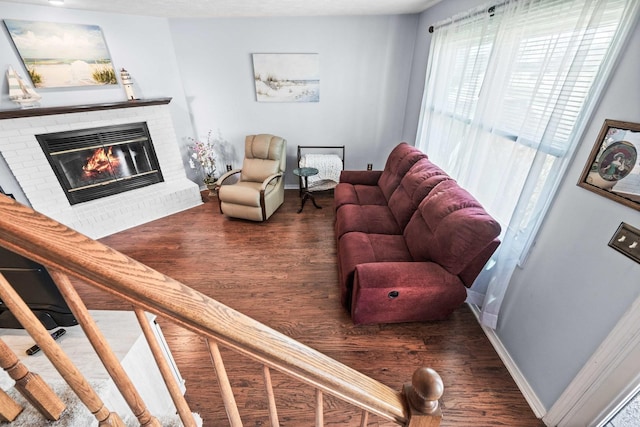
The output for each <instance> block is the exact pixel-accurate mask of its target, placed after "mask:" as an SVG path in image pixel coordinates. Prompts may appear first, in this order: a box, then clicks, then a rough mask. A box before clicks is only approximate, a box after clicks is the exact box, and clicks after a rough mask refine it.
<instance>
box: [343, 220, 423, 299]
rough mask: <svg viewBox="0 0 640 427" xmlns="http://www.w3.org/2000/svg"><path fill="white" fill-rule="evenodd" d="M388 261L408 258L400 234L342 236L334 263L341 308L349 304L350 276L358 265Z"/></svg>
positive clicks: (350, 234)
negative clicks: (336, 266) (337, 270)
mask: <svg viewBox="0 0 640 427" xmlns="http://www.w3.org/2000/svg"><path fill="white" fill-rule="evenodd" d="M341 209H342V208H341ZM392 261H396V262H409V261H412V258H411V254H410V253H409V250H408V249H407V245H406V244H405V239H404V237H402V235H400V234H368V233H361V232H351V233H347V234H345V235H343V236H342V237H341V238H340V239H339V240H338V264H339V268H340V278H339V279H340V289H341V300H342V303H343V304H344V305H345V307H348V306H349V305H350V299H351V288H352V286H353V275H354V272H355V268H356V266H357V265H358V264H364V263H370V262H392Z"/></svg>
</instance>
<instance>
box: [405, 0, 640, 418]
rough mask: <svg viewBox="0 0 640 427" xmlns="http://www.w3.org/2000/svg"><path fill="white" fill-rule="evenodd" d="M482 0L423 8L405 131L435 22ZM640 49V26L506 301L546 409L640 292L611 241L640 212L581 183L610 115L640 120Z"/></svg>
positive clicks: (639, 221) (413, 115)
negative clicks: (606, 197)
mask: <svg viewBox="0 0 640 427" xmlns="http://www.w3.org/2000/svg"><path fill="white" fill-rule="evenodd" d="M483 3H485V2H484V1H483V0H469V1H464V2H462V1H444V2H442V3H440V4H438V5H436V6H434V7H433V8H431V9H429V10H427V11H425V12H424V13H423V14H422V15H421V17H420V23H419V26H418V38H417V40H418V41H417V43H416V54H415V57H414V58H415V59H414V67H413V70H412V71H413V74H412V76H411V86H410V88H411V89H410V93H411V96H410V97H409V99H408V102H409V103H408V106H407V113H406V122H405V135H404V137H405V139H409V138H411V137H413V136H414V135H415V131H416V129H417V118H418V116H419V109H420V99H419V97H416V94H417V93H420V97H421V94H422V91H423V89H424V75H425V70H426V62H427V61H426V58H427V55H428V49H429V43H430V35H429V33H428V32H427V29H428V27H429V25H431V24H433V23H435V22H437V21H439V20H441V19H444V18H447V17H451V16H453V15H455V14H457V13H459V12H462V11H464V10H468V9H470V8H472V7H475V6H478V5H480V4H483ZM639 51H640V29H639V28H638V27H636V29H635V31H634V33H633V36H632V39H631V40H630V43H629V44H628V46H627V47H626V49H625V50H624V51H623V52H622V59H621V61H620V63H619V65H618V67H617V69H616V71H615V73H614V75H613V78H612V80H611V83H610V85H609V87H608V88H607V89H606V91H605V94H604V97H603V98H602V100H601V102H600V104H599V106H598V108H597V109H596V111H595V113H594V115H593V117H592V120H591V124H590V125H589V127H588V129H587V131H586V133H585V135H584V137H583V139H582V142H581V144H580V146H579V147H578V150H577V153H576V155H575V158H574V161H573V163H572V164H571V166H570V167H569V169H568V171H567V174H566V176H565V179H564V182H563V184H562V185H561V187H560V188H559V191H558V193H557V197H556V199H555V202H554V204H553V206H552V207H551V209H550V212H549V215H548V217H547V219H546V221H545V223H544V224H543V227H542V229H541V231H540V234H539V236H538V239H537V243H536V245H535V246H534V248H533V249H532V251H531V254H530V258H529V260H528V261H527V263H526V265H525V266H524V268H523V269H521V270H518V271H516V274H515V275H514V277H513V279H512V281H511V284H510V286H509V290H508V292H507V295H506V298H505V301H504V304H503V309H502V312H501V318H500V321H499V325H498V329H497V334H498V337H499V339H500V340H501V341H502V343H503V344H504V346H505V347H506V348H507V350H508V351H509V353H510V355H511V357H512V358H513V359H514V360H515V362H516V364H517V367H518V368H519V369H520V371H521V372H522V373H523V374H524V376H525V377H526V380H527V381H528V382H529V385H531V386H532V388H533V390H534V391H535V393H536V394H537V396H538V398H539V399H540V400H541V402H542V403H543V404H544V405H545V406H546V408H547V409H549V408H550V407H551V405H552V404H553V403H554V402H555V401H556V400H557V398H558V397H559V396H560V394H561V393H562V391H563V390H564V389H565V388H566V387H567V385H568V384H569V383H570V381H571V380H572V379H573V377H574V376H575V375H576V374H577V372H578V371H579V370H580V368H581V367H582V366H583V365H584V363H585V362H586V361H587V360H588V358H589V357H590V356H591V354H592V353H593V352H594V350H595V349H596V348H597V346H598V345H599V344H600V343H601V342H602V340H603V339H604V338H605V337H606V336H607V334H608V333H609V332H610V331H611V329H612V328H613V326H614V325H615V324H616V322H617V321H618V320H619V319H620V317H621V316H622V314H623V313H624V312H625V310H626V309H627V308H628V307H629V306H630V304H631V303H632V302H633V301H634V299H635V298H637V297H638V296H639V295H640V264H637V263H635V262H634V261H632V260H631V259H629V258H627V257H625V256H623V255H622V254H620V253H618V252H616V251H614V250H613V249H611V248H609V247H608V246H607V243H608V242H609V239H610V238H611V236H612V235H613V233H614V232H615V230H616V229H617V227H618V225H619V224H620V222H621V221H624V222H627V223H629V224H631V225H633V226H635V227H640V212H638V211H636V210H633V209H631V208H628V207H625V206H623V205H621V204H619V203H615V202H613V201H610V200H608V199H605V198H603V197H601V196H598V195H596V194H595V193H591V192H589V191H586V190H584V189H582V188H580V187H578V186H576V182H577V181H578V178H579V176H580V174H581V172H582V168H583V166H584V164H585V163H586V161H587V157H588V155H589V153H590V151H591V148H592V146H593V144H594V142H595V140H596V138H597V135H598V132H599V130H600V128H601V126H602V124H603V121H604V120H605V119H617V120H623V121H630V122H636V123H638V122H640V97H639V96H638V94H640V78H639V76H638V70H639V69H640V57H638V55H637V54H636V53H637V52H639ZM638 370H639V371H640V366H639V367H638ZM634 374H635V373H629V377H633V376H634Z"/></svg>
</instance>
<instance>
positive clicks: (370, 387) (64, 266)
mask: <svg viewBox="0 0 640 427" xmlns="http://www.w3.org/2000/svg"><path fill="white" fill-rule="evenodd" d="M0 246H3V247H5V248H7V249H8V250H10V251H13V252H15V253H18V254H20V255H22V256H25V257H27V258H30V259H32V260H34V261H35V262H38V263H40V264H42V265H44V266H46V267H47V268H50V269H52V270H57V271H60V272H62V273H65V274H68V275H70V276H73V277H76V278H78V279H80V280H82V281H84V282H86V283H88V284H90V285H92V286H94V287H96V288H98V289H101V290H103V291H105V292H107V293H110V294H112V295H115V296H117V297H119V298H122V299H123V300H125V301H128V302H130V303H131V304H132V305H133V306H134V307H136V308H138V309H143V310H146V311H149V312H151V313H154V314H157V315H160V316H162V317H164V318H166V319H168V320H170V321H172V322H175V323H176V324H178V325H180V326H182V327H184V328H185V329H187V330H190V331H193V332H196V333H198V334H200V335H202V336H204V337H206V338H208V339H211V340H213V341H214V342H216V343H219V344H221V345H224V346H226V347H229V348H231V349H233V350H235V351H237V352H239V353H241V354H243V355H246V356H247V357H249V358H251V359H253V360H256V361H258V362H260V363H262V364H263V365H264V366H266V367H268V368H273V369H276V370H278V371H281V372H283V373H285V374H287V375H289V376H292V377H293V378H296V379H298V380H299V381H301V382H303V383H307V384H309V385H311V386H313V387H314V388H315V389H317V390H318V393H319V394H318V396H321V395H322V393H328V394H330V395H333V396H336V397H338V398H340V399H342V400H344V401H346V402H347V403H350V404H352V405H354V406H357V407H359V408H361V409H363V410H365V411H367V412H369V413H372V414H375V415H377V416H379V417H381V418H382V419H387V420H391V421H394V422H395V423H397V424H399V425H407V426H412V427H413V426H416V427H417V426H423V425H424V426H436V425H438V424H437V423H439V418H438V417H437V416H436V417H435V418H434V417H433V414H430V413H424V412H422V410H423V409H424V408H425V407H426V408H429V407H430V405H431V406H433V403H427V404H426V406H425V405H424V404H423V405H422V408H423V409H416V408H414V409H412V410H411V409H410V410H409V411H408V410H407V407H411V406H413V403H414V402H412V401H408V402H407V403H405V402H406V400H405V396H404V393H405V392H406V390H405V392H399V391H395V390H393V389H391V388H390V387H388V386H386V385H384V384H382V383H380V382H378V381H376V380H374V379H372V378H369V377H367V376H366V375H364V374H362V373H360V372H358V371H356V370H354V369H352V368H349V367H347V366H345V365H343V364H341V363H339V362H337V361H335V360H333V359H331V358H329V357H328V356H326V355H324V354H322V353H320V352H318V351H316V350H314V349H312V348H310V347H308V346H305V345H303V344H301V343H299V342H297V341H295V340H293V339H291V338H289V337H287V336H286V335H284V334H281V333H279V332H277V331H275V330H273V329H271V328H269V327H267V326H266V325H263V324H262V323H260V322H257V321H256V320H254V319H252V318H250V317H248V316H245V315H243V314H241V313H239V312H237V311H235V310H233V309H231V308H229V307H227V306H226V305H224V304H221V303H220V302H218V301H216V300H214V299H212V298H210V297H208V296H207V295H205V294H202V293H200V292H197V291H195V290H194V289H191V288H190V287H188V286H186V285H184V284H182V283H180V282H178V281H176V280H174V279H172V278H170V277H168V276H165V275H164V274H161V273H159V272H157V271H155V270H153V269H151V268H149V267H147V266H146V265H144V264H141V263H139V262H137V261H135V260H133V259H132V258H130V257H127V256H126V255H124V254H122V253H120V252H117V251H115V250H114V249H111V248H109V247H107V246H105V245H103V244H102V243H100V242H97V241H95V240H92V239H90V238H88V237H86V236H84V235H82V234H80V233H78V232H76V231H74V230H72V229H70V228H68V227H66V226H64V225H62V224H60V223H58V222H56V221H54V220H52V219H50V218H48V217H46V216H44V215H42V214H40V213H38V212H35V211H34V210H32V209H31V208H29V207H26V206H23V205H21V204H19V203H17V202H15V201H14V200H12V199H10V198H9V197H6V196H2V195H0ZM440 381H441V380H440ZM405 389H406V387H405ZM427 394H428V396H424V395H419V396H418V397H417V398H418V400H419V399H426V400H433V398H434V396H435V400H436V401H437V399H438V398H439V396H441V394H442V393H441V390H440V391H439V392H435V393H431V392H430V393H427ZM410 414H414V415H415V417H414V418H413V419H412V416H411V415H410ZM364 419H366V417H363V420H364ZM420 420H422V421H420ZM425 420H431V421H425ZM427 422H428V423H427Z"/></svg>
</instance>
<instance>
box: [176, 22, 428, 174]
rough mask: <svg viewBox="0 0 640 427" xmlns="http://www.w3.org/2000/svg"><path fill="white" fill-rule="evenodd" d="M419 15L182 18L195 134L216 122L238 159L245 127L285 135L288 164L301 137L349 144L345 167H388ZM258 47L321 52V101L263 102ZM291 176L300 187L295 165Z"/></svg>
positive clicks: (181, 43)
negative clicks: (256, 74) (257, 79)
mask: <svg viewBox="0 0 640 427" xmlns="http://www.w3.org/2000/svg"><path fill="white" fill-rule="evenodd" d="M417 22H418V19H417V16H416V15H412V16H375V17H323V18H263V19H242V18H237V19H175V20H171V21H170V25H171V31H172V34H173V40H174V43H175V47H176V55H177V57H178V62H179V66H180V70H181V75H182V78H183V80H184V86H185V92H186V96H187V99H188V103H189V108H190V110H191V112H192V117H193V121H194V124H195V128H196V130H197V134H198V135H199V136H201V137H205V136H206V134H207V132H208V131H209V130H210V129H213V130H214V131H215V130H218V129H219V130H220V132H221V134H222V136H223V138H225V139H226V140H227V141H229V143H230V144H232V145H233V147H234V148H235V158H234V159H233V160H232V161H231V163H233V165H234V166H235V167H238V166H239V164H240V162H241V160H242V155H243V153H244V137H245V136H246V135H249V134H253V133H272V134H275V135H279V136H282V137H284V138H285V139H287V143H288V147H287V153H288V159H287V169H288V170H289V171H291V169H292V168H293V167H294V166H293V165H294V162H295V153H296V147H297V146H298V145H343V144H344V145H345V146H346V167H347V168H352V169H355V168H359V169H364V168H365V167H366V164H367V163H373V164H374V168H379V169H382V167H383V166H384V161H385V160H386V157H387V155H388V154H389V151H391V149H392V148H393V147H394V146H395V145H396V144H397V143H399V142H400V141H401V140H402V127H403V120H404V109H405V105H406V97H407V90H408V78H409V70H410V67H411V61H412V55H413V48H414V42H415V29H416V25H417ZM252 53H318V54H319V57H320V102H319V103H261V102H257V101H256V97H255V85H254V80H253V64H252V59H251V54H252ZM228 162H229V161H228V159H225V161H224V164H227V163H228ZM286 183H287V185H288V186H292V185H296V186H297V180H296V179H295V177H294V176H293V174H291V173H287V180H286Z"/></svg>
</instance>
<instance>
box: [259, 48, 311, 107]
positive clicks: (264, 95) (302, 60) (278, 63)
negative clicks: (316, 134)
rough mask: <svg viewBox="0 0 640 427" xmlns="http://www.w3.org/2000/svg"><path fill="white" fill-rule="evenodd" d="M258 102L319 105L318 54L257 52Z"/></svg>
mask: <svg viewBox="0 0 640 427" xmlns="http://www.w3.org/2000/svg"><path fill="white" fill-rule="evenodd" d="M253 78H254V81H255V85H256V100H257V101H258V102H320V59H319V55H318V54H317V53H254V54H253Z"/></svg>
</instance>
